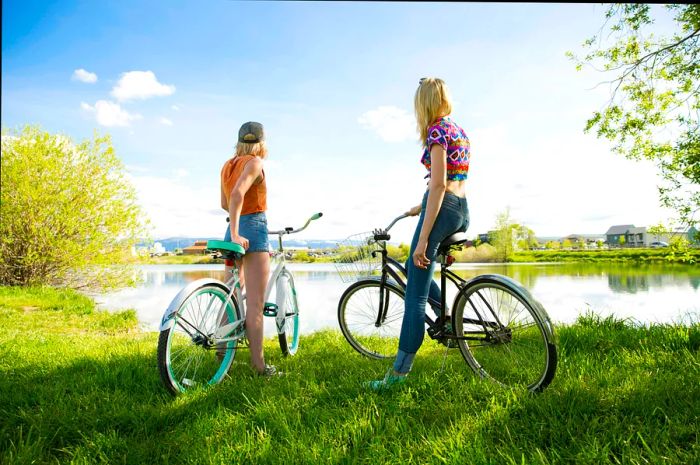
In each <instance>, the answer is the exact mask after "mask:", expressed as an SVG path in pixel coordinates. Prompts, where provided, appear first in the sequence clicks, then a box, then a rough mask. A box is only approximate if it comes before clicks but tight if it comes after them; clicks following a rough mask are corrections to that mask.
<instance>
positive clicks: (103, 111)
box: [80, 100, 141, 127]
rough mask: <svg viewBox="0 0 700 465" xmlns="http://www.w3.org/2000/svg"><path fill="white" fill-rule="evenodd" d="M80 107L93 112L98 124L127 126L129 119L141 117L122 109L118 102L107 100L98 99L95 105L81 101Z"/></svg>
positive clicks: (129, 122)
mask: <svg viewBox="0 0 700 465" xmlns="http://www.w3.org/2000/svg"><path fill="white" fill-rule="evenodd" d="M80 108H82V109H83V110H85V111H87V112H89V113H92V114H94V115H95V119H96V120H97V123H98V124H99V125H100V126H106V127H112V126H129V125H130V124H131V121H134V120H138V119H141V115H139V114H131V113H129V112H128V111H126V110H124V109H122V107H121V106H119V104H118V103H114V102H110V101H108V100H98V101H97V102H96V103H95V106H92V105H89V104H87V103H85V102H82V103H81V104H80Z"/></svg>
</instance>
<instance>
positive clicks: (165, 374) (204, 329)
mask: <svg viewBox="0 0 700 465" xmlns="http://www.w3.org/2000/svg"><path fill="white" fill-rule="evenodd" d="M172 319H173V321H172V322H171V324H170V325H169V327H167V328H166V329H163V330H162V331H161V332H160V336H159V339H158V368H159V371H160V375H161V379H162V380H163V384H165V386H166V388H167V389H168V390H169V391H170V392H171V393H173V394H179V393H182V392H186V391H188V390H190V389H193V388H198V387H205V386H208V385H212V384H217V383H219V382H221V381H222V380H223V379H224V377H225V375H226V373H227V372H228V370H229V368H230V366H231V363H232V362H233V358H234V357H235V354H236V346H237V341H227V342H223V343H219V344H216V343H215V342H214V333H215V331H216V329H217V328H218V327H219V326H221V325H224V324H228V323H232V322H234V321H238V320H240V319H241V314H240V310H239V308H238V303H237V302H236V301H235V300H231V299H230V298H229V297H228V289H227V288H226V286H225V285H224V284H223V283H221V284H213V283H208V284H204V285H202V286H200V287H198V288H196V289H195V290H194V291H192V292H191V293H190V294H189V295H188V296H187V297H186V298H185V299H183V301H182V304H181V305H180V306H179V307H178V309H177V311H176V312H174V313H173V314H172Z"/></svg>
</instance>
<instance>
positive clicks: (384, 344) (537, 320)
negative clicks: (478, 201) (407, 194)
mask: <svg viewBox="0 0 700 465" xmlns="http://www.w3.org/2000/svg"><path fill="white" fill-rule="evenodd" d="M406 216H407V215H401V216H399V217H397V218H396V219H394V220H393V221H392V222H391V224H390V225H389V226H388V227H387V228H385V229H377V230H374V231H373V232H371V233H364V234H359V235H355V236H351V237H350V238H348V239H347V240H346V241H345V242H344V243H343V245H341V246H340V249H339V254H340V257H339V259H338V261H337V263H336V267H337V269H338V272H339V274H340V276H341V278H342V279H343V281H346V282H347V281H352V284H351V285H350V286H349V287H348V288H347V289H346V290H345V292H344V293H343V295H342V296H341V298H340V302H339V304H338V322H339V324H340V329H341V331H342V332H343V335H344V336H345V338H346V339H347V341H348V342H349V343H350V345H351V346H352V347H353V348H354V349H355V350H357V351H358V352H359V353H360V354H362V355H364V356H366V357H370V358H375V359H385V358H393V357H395V356H396V350H397V348H398V340H399V334H400V331H401V322H402V319H403V314H404V292H405V289H406V283H405V276H406V269H405V268H404V266H403V265H402V264H401V263H399V262H397V261H396V260H394V259H393V258H391V257H389V256H388V253H387V248H386V243H387V241H388V240H389V239H390V238H391V236H390V235H389V230H390V229H391V227H392V226H393V225H394V224H395V223H396V222H397V221H399V220H401V219H403V218H405V217H406ZM466 241H467V236H466V234H465V233H456V234H453V235H451V236H449V237H447V238H446V239H445V240H443V241H442V243H441V244H440V247H439V248H438V254H437V258H436V261H437V262H438V263H440V289H441V291H442V292H441V301H440V302H437V301H435V300H432V299H430V298H429V299H428V305H430V306H431V307H433V308H435V309H438V313H439V316H438V317H437V318H436V319H432V318H431V317H430V316H429V315H428V314H427V313H428V312H426V316H425V322H426V324H427V332H428V335H429V336H430V337H431V338H432V339H435V340H437V341H439V342H441V343H442V344H444V345H446V346H447V347H448V348H449V347H457V348H459V351H460V352H461V354H462V357H463V358H464V360H465V361H466V362H467V364H468V365H469V367H470V368H471V369H472V370H473V371H474V372H475V373H476V374H477V375H478V376H480V377H481V378H486V379H490V380H493V381H496V382H497V383H499V384H502V385H506V386H515V387H525V388H527V389H528V390H530V391H533V392H539V391H542V390H543V389H544V388H546V387H547V386H548V385H549V383H551V382H552V379H553V378H554V374H555V371H556V368H557V348H556V344H555V338H554V330H553V328H552V323H551V321H550V319H549V316H548V315H547V312H546V311H545V309H544V307H542V305H541V304H540V303H539V302H538V301H537V300H535V298H534V297H532V295H531V294H530V293H529V292H528V290H527V289H525V288H524V287H523V286H522V285H521V284H519V283H518V282H516V281H514V280H513V279H511V278H509V277H507V276H502V275H497V274H487V275H481V276H477V277H475V278H472V279H470V280H464V279H462V278H461V277H459V276H458V275H456V274H455V273H454V272H452V270H450V269H449V267H450V265H452V263H454V257H453V256H452V255H451V253H452V252H453V251H455V250H458V249H461V248H462V247H463V245H464V243H465V242H466ZM448 280H449V281H450V282H452V283H453V284H455V285H456V286H457V288H458V292H457V295H456V296H455V299H454V302H453V304H452V307H451V315H448V314H446V312H445V308H446V307H445V304H446V297H445V295H446V293H445V291H446V286H447V281H448Z"/></svg>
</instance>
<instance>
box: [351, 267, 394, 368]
mask: <svg viewBox="0 0 700 465" xmlns="http://www.w3.org/2000/svg"><path fill="white" fill-rule="evenodd" d="M403 314H404V291H403V289H401V288H400V287H398V286H397V285H395V284H393V283H386V284H385V285H384V288H383V289H381V285H380V282H379V281H378V280H373V279H366V280H362V281H358V282H356V283H354V284H352V285H351V286H350V287H348V288H347V289H346V290H345V292H344V293H343V295H342V296H341V297H340V302H339V303H338V323H339V324H340V330H341V331H342V332H343V336H345V339H347V341H348V342H349V343H350V345H351V346H352V347H353V348H354V349H355V350H357V351H358V352H359V353H361V354H362V355H364V356H366V357H370V358H376V359H385V358H393V357H395V356H396V351H397V350H398V347H399V335H400V334H401V323H402V320H403Z"/></svg>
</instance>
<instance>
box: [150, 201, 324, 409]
mask: <svg viewBox="0 0 700 465" xmlns="http://www.w3.org/2000/svg"><path fill="white" fill-rule="evenodd" d="M321 216H323V214H322V213H316V214H314V215H312V216H311V217H310V218H309V219H308V220H307V221H306V224H304V226H302V227H301V228H298V229H294V228H289V227H288V228H285V229H283V230H280V231H269V232H268V234H269V235H276V236H278V244H279V246H278V248H277V250H276V251H275V252H273V253H272V259H273V266H274V268H273V270H274V271H272V273H271V275H270V279H269V280H268V284H267V288H266V290H265V307H264V310H263V314H264V315H265V316H268V317H274V318H275V323H276V326H277V334H278V337H279V343H280V348H281V349H282V353H283V354H284V355H285V356H286V355H294V354H295V353H296V351H297V349H298V348H299V308H298V306H297V292H296V289H295V287H294V278H293V276H292V273H291V272H290V271H289V270H288V269H287V267H286V260H285V256H284V250H283V247H282V236H285V235H287V234H294V233H297V232H300V231H303V230H304V229H306V227H307V226H308V225H309V223H311V221H313V220H316V219H318V218H320V217H321ZM207 249H208V250H212V251H218V252H220V253H221V255H222V256H223V257H224V258H227V259H232V260H236V261H238V260H240V259H241V258H242V257H243V255H244V254H245V250H244V249H243V247H241V246H240V245H239V244H236V243H234V242H224V241H208V242H207ZM273 287H274V288H275V301H274V303H273V302H270V301H269V298H270V295H271V293H272V289H273ZM245 298H246V295H245V292H243V289H242V288H241V284H240V279H239V273H238V268H237V267H234V268H233V271H232V273H231V277H229V278H228V280H227V281H226V282H225V283H223V282H221V281H219V280H217V279H213V278H203V279H199V280H197V281H193V282H191V283H189V284H188V285H187V286H186V287H185V288H184V289H182V290H181V291H180V292H179V293H178V294H177V295H176V296H175V298H174V299H173V301H172V302H171V303H170V305H169V306H168V309H167V310H166V311H165V314H164V315H163V319H162V321H161V324H160V337H159V338H158V369H159V371H160V376H161V379H162V380H163V384H165V387H166V388H167V389H168V390H169V391H170V392H171V393H173V394H174V395H177V394H180V393H183V392H187V391H189V390H191V389H195V388H201V387H206V386H210V385H214V384H218V383H220V382H221V381H222V380H223V379H224V378H225V377H226V374H227V373H228V371H229V368H230V367H231V363H232V362H233V359H234V357H235V355H236V350H237V349H238V348H239V344H242V343H244V342H246V339H245V314H246V307H245V302H246V299H245Z"/></svg>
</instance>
